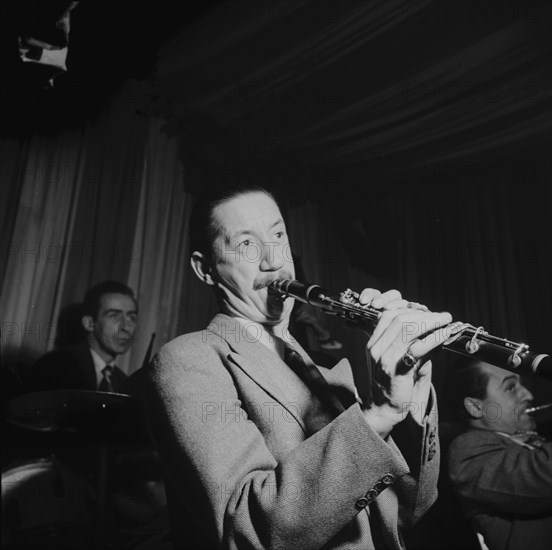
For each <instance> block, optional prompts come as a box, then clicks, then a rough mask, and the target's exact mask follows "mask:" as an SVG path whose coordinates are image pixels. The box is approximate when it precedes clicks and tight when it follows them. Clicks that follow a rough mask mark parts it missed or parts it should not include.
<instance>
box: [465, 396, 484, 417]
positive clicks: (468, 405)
mask: <svg viewBox="0 0 552 550" xmlns="http://www.w3.org/2000/svg"><path fill="white" fill-rule="evenodd" d="M464 408H465V409H466V411H468V414H469V415H470V416H471V417H472V418H481V417H482V416H483V403H482V401H481V399H477V398H476V397H465V398H464Z"/></svg>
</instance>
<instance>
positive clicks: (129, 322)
mask: <svg viewBox="0 0 552 550" xmlns="http://www.w3.org/2000/svg"><path fill="white" fill-rule="evenodd" d="M121 330H123V331H124V332H126V333H127V334H133V333H134V331H135V330H136V319H134V318H133V317H125V318H124V319H123V322H122V323H121Z"/></svg>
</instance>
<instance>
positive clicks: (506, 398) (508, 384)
mask: <svg viewBox="0 0 552 550" xmlns="http://www.w3.org/2000/svg"><path fill="white" fill-rule="evenodd" d="M481 369H482V370H483V371H484V372H485V373H486V374H487V375H488V382H487V395H486V397H485V398H484V399H482V400H481V404H482V412H483V415H482V417H481V421H482V423H483V424H484V425H485V427H487V428H488V429H491V430H496V431H502V432H506V433H510V434H513V433H516V432H520V431H526V430H534V429H535V421H534V420H533V418H531V416H530V415H528V414H527V413H525V409H527V407H529V406H530V405H531V402H532V400H533V394H532V393H531V392H530V391H529V390H528V389H527V388H526V387H525V386H524V385H523V384H522V383H521V381H520V378H519V376H518V375H517V374H514V373H512V372H509V371H507V370H504V369H501V368H499V367H495V366H494V365H489V364H487V363H483V364H481Z"/></svg>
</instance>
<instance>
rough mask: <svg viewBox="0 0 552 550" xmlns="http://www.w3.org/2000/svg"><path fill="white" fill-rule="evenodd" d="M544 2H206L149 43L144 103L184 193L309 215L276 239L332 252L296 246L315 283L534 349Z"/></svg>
mask: <svg viewBox="0 0 552 550" xmlns="http://www.w3.org/2000/svg"><path fill="white" fill-rule="evenodd" d="M551 15H552V6H551V5H550V4H549V3H547V2H521V1H507V2H492V1H489V2H465V1H454V0H453V1H450V2H448V1H447V2H442V1H427V2H424V1H369V2H366V1H362V2H358V1H344V2H333V1H309V0H305V1H301V2H297V1H285V0H284V1H274V2H270V3H266V4H263V6H262V7H261V5H260V3H258V2H249V1H239V2H222V3H221V4H220V5H219V6H217V7H216V8H215V9H213V10H212V11H211V13H210V14H209V16H208V17H207V18H204V19H201V20H199V21H197V22H196V24H195V25H193V26H192V27H191V28H189V29H187V31H186V32H185V33H182V35H181V36H180V37H178V38H176V39H175V40H173V41H171V42H170V43H168V44H167V45H166V47H164V48H163V49H162V50H161V51H160V54H159V57H158V64H157V75H156V86H157V96H156V98H155V101H153V102H152V107H151V108H152V112H153V113H155V114H156V115H157V116H160V117H162V118H163V119H164V120H165V121H166V131H167V132H169V133H171V135H174V136H177V137H178V139H179V141H180V147H181V151H180V154H181V157H182V158H183V159H184V161H185V162H187V163H188V165H189V166H193V167H194V168H193V170H195V177H194V178H192V180H191V183H193V182H195V184H196V188H195V189H194V188H190V190H191V192H192V193H194V192H196V190H197V189H198V188H200V187H201V186H202V185H205V184H209V185H226V184H227V182H228V181H239V182H242V183H260V184H262V185H265V186H267V187H269V188H270V189H272V190H274V191H276V192H278V193H280V195H281V196H282V197H283V198H284V200H283V203H284V207H285V208H286V209H287V210H290V211H291V212H293V209H294V208H296V209H306V210H305V211H309V212H310V213H311V214H312V215H310V216H307V217H303V218H302V219H298V220H297V222H296V223H293V222H292V224H291V225H292V237H295V239H296V240H299V243H297V244H298V245H299V246H300V248H301V251H302V252H303V251H304V250H305V249H306V250H309V246H310V247H318V248H320V247H321V248H322V249H326V251H327V254H326V256H331V255H332V254H333V256H335V257H336V258H338V259H337V260H336V261H335V262H333V263H332V262H329V261H327V260H328V258H327V257H326V258H324V257H320V255H317V254H311V253H307V254H306V255H305V254H303V259H304V261H305V271H306V273H307V274H309V276H312V277H313V278H314V279H315V280H316V282H320V283H321V284H322V283H323V284H324V285H329V284H331V283H335V284H336V285H337V286H338V287H340V286H343V285H345V286H349V285H352V284H356V285H358V286H360V287H362V286H369V285H370V283H374V284H376V285H377V286H378V287H380V288H382V289H385V288H390V287H397V288H399V289H400V290H401V291H402V292H403V294H404V295H405V296H408V297H409V298H411V299H414V300H418V301H421V302H425V303H427V304H429V305H430V306H431V307H432V308H435V309H442V310H445V309H446V310H449V311H451V312H452V313H453V315H454V317H455V318H458V319H463V320H466V321H469V322H471V323H473V324H476V325H477V326H479V325H483V326H485V327H486V329H487V330H489V331H490V332H492V333H495V334H498V335H501V336H503V337H508V338H510V339H521V340H524V341H527V342H528V343H529V344H530V345H531V346H532V347H533V348H534V349H537V348H538V349H539V350H544V351H547V350H548V351H549V350H550V348H551V342H550V337H549V327H550V326H551V322H552V314H551V309H552V308H551V306H552V296H551V289H550V281H551V280H552V279H551V275H552V273H551V271H550V263H551V262H550V261H549V258H550V251H551V250H550V240H549V238H548V234H549V230H548V227H547V225H548V223H547V222H548V216H549V211H550V205H551V200H550V198H551V191H550V189H551V186H550V181H551V175H552V166H551V161H550V158H549V157H550V155H549V153H550V146H551V144H552V143H551V139H550V138H551V133H550V130H551V127H552V86H551V84H552V75H551V73H550V70H549V68H550V61H551V58H552V55H551V54H552V41H551V40H550V38H549V23H550V20H551ZM292 218H293V216H292ZM335 330H336V331H338V335H339V337H342V338H345V339H347V336H343V334H341V332H340V329H339V328H335ZM354 350H355V351H354V352H353V356H354V358H355V359H356V360H358V362H360V361H361V360H362V345H357V346H356V347H355V348H354Z"/></svg>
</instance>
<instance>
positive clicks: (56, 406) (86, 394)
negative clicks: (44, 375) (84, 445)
mask: <svg viewBox="0 0 552 550" xmlns="http://www.w3.org/2000/svg"><path fill="white" fill-rule="evenodd" d="M141 417H142V407H141V401H140V400H139V399H137V398H136V397H134V396H131V395H127V394H123V393H110V392H100V391H91V390H51V391H39V392H32V393H27V394H24V395H20V396H18V397H16V398H15V399H12V400H11V401H10V402H9V403H8V404H7V406H6V410H5V420H6V421H7V422H9V423H11V424H13V425H15V426H19V427H22V428H27V429H30V430H34V431H38V432H43V433H49V432H59V431H82V430H86V431H98V430H105V429H106V428H109V429H113V428H114V427H115V426H117V425H120V424H121V423H124V422H125V421H128V420H130V419H132V420H133V421H136V420H140V419H141Z"/></svg>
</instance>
